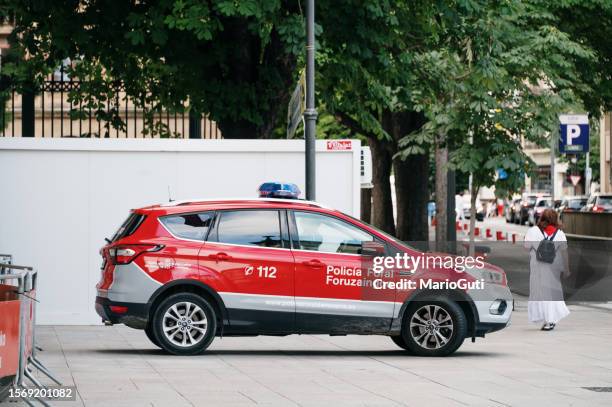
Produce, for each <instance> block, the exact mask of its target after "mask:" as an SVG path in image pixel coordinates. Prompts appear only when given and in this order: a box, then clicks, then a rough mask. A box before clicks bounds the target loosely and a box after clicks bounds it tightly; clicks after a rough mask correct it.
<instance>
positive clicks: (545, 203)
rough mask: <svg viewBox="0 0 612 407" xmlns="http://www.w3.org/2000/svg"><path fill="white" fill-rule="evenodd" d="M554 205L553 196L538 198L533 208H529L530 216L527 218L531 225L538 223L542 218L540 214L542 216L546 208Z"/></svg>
mask: <svg viewBox="0 0 612 407" xmlns="http://www.w3.org/2000/svg"><path fill="white" fill-rule="evenodd" d="M552 207H553V200H552V198H551V197H544V198H538V199H537V200H536V203H535V205H534V206H533V208H530V209H529V216H528V219H527V222H528V223H529V226H533V225H536V224H537V223H538V221H539V220H540V216H542V212H544V210H545V209H548V208H552Z"/></svg>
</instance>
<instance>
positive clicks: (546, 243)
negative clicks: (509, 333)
mask: <svg viewBox="0 0 612 407" xmlns="http://www.w3.org/2000/svg"><path fill="white" fill-rule="evenodd" d="M559 226H560V225H559V219H558V216H557V213H556V212H555V211H554V210H552V209H546V210H545V211H544V212H543V213H542V215H541V217H540V220H539V221H538V224H537V225H536V226H533V227H531V228H529V230H528V231H527V234H526V235H525V248H526V249H527V250H529V256H530V260H529V304H528V307H527V311H528V315H529V322H535V323H543V325H542V330H543V331H552V330H553V329H554V328H555V326H556V324H557V323H558V322H559V321H560V320H561V319H563V318H565V317H566V316H568V315H569V310H568V309H567V306H566V305H565V301H564V299H563V287H562V286H561V274H564V275H565V276H568V275H569V261H568V256H567V238H566V237H565V233H563V231H562V230H561V229H560V228H559Z"/></svg>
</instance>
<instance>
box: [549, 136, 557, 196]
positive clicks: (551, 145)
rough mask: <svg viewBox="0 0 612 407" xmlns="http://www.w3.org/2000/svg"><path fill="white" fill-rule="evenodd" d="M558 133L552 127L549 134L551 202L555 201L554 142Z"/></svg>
mask: <svg viewBox="0 0 612 407" xmlns="http://www.w3.org/2000/svg"><path fill="white" fill-rule="evenodd" d="M558 131H559V129H557V128H555V127H553V130H552V131H551V132H550V196H551V197H552V200H553V202H554V201H555V141H556V140H557V137H555V134H557V132H558Z"/></svg>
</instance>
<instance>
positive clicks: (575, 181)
mask: <svg viewBox="0 0 612 407" xmlns="http://www.w3.org/2000/svg"><path fill="white" fill-rule="evenodd" d="M581 178H582V177H580V175H570V179H571V180H572V185H574V186H576V185H578V183H579V182H580V179H581Z"/></svg>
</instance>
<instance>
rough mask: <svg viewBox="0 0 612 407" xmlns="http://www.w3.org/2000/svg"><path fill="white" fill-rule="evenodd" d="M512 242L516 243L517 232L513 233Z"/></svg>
mask: <svg viewBox="0 0 612 407" xmlns="http://www.w3.org/2000/svg"><path fill="white" fill-rule="evenodd" d="M512 243H516V233H513V234H512Z"/></svg>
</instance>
